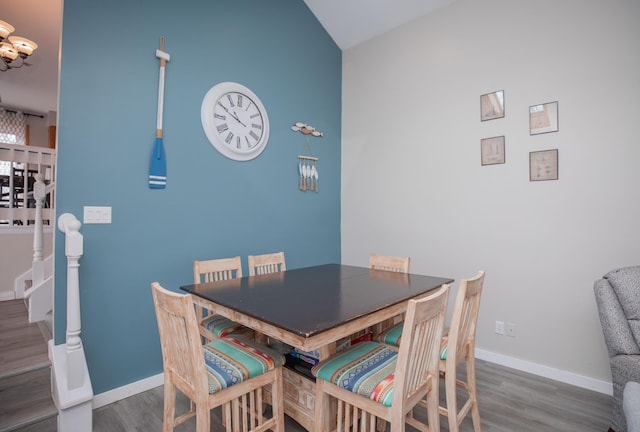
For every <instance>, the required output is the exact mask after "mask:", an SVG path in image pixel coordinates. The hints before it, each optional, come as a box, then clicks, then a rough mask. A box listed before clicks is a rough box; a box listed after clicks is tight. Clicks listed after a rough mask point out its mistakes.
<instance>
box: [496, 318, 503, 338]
mask: <svg viewBox="0 0 640 432" xmlns="http://www.w3.org/2000/svg"><path fill="white" fill-rule="evenodd" d="M496 334H499V335H503V334H504V321H496Z"/></svg>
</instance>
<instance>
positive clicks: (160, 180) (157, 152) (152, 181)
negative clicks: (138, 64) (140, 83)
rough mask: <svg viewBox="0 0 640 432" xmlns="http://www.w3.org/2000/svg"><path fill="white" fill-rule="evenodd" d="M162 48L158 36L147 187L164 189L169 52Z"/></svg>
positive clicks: (162, 45)
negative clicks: (153, 135) (157, 75)
mask: <svg viewBox="0 0 640 432" xmlns="http://www.w3.org/2000/svg"><path fill="white" fill-rule="evenodd" d="M163 50H164V37H160V49H159V50H156V57H158V58H159V59H160V81H159V83H158V120H157V123H156V124H157V127H156V143H155V145H154V146H153V153H152V154H151V164H150V165H149V187H150V188H151V189H164V188H165V187H166V186H167V161H166V160H165V158H164V145H163V144H162V108H163V105H164V68H165V66H166V64H167V62H168V61H169V58H170V56H169V54H167V53H166V52H164V51H163Z"/></svg>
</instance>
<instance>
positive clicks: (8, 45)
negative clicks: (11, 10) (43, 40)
mask: <svg viewBox="0 0 640 432" xmlns="http://www.w3.org/2000/svg"><path fill="white" fill-rule="evenodd" d="M14 30H15V28H14V27H13V26H12V25H11V24H9V23H7V22H4V21H0V60H2V61H0V71H2V72H4V71H6V70H9V69H16V68H20V67H22V66H24V65H25V64H26V63H25V59H26V58H27V57H29V56H30V55H31V54H33V52H34V51H35V49H36V48H38V44H36V43H35V42H34V41H32V40H29V39H27V38H23V37H20V36H9V35H10V34H11V33H13V31H14Z"/></svg>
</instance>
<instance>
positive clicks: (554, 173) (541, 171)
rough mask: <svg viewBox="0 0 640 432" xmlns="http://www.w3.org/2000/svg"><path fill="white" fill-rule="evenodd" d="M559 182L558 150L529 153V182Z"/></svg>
mask: <svg viewBox="0 0 640 432" xmlns="http://www.w3.org/2000/svg"><path fill="white" fill-rule="evenodd" d="M541 180H558V149H554V150H544V151H535V152H530V153H529V181H541Z"/></svg>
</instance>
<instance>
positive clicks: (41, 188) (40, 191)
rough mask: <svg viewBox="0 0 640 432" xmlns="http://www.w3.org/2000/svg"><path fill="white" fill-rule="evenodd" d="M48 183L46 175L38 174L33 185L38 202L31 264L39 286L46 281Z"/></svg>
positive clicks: (34, 282)
mask: <svg viewBox="0 0 640 432" xmlns="http://www.w3.org/2000/svg"><path fill="white" fill-rule="evenodd" d="M45 187H46V185H45V184H44V175H43V174H42V173H38V174H36V183H35V184H34V185H33V198H34V200H35V202H36V220H35V223H36V225H35V229H34V232H33V263H32V266H31V271H32V281H33V286H34V287H35V286H39V285H40V284H41V283H42V282H43V281H44V261H43V259H42V235H43V226H42V207H43V205H44V198H45V197H46V195H47V194H46V192H45Z"/></svg>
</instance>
